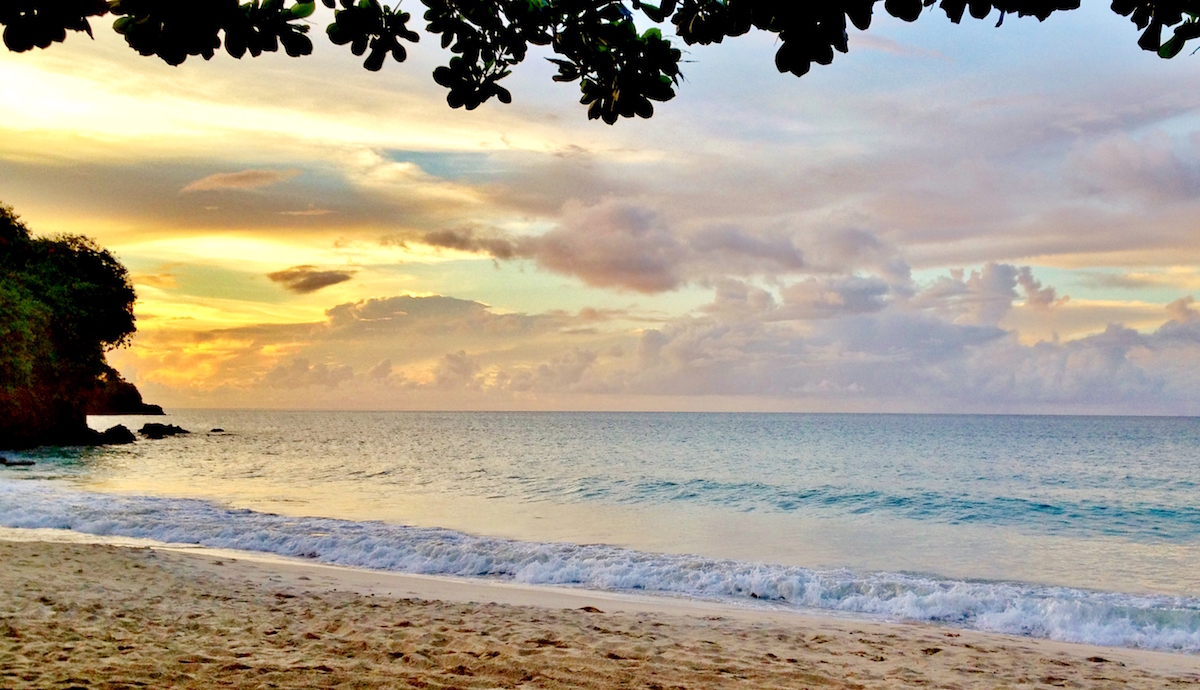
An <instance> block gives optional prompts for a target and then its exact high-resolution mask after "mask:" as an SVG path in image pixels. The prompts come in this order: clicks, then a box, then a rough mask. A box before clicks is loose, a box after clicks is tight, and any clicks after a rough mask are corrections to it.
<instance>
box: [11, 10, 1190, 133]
mask: <svg viewBox="0 0 1200 690" xmlns="http://www.w3.org/2000/svg"><path fill="white" fill-rule="evenodd" d="M408 1H409V3H410V5H411V3H412V2H413V0H408ZM420 1H421V3H422V4H423V5H424V6H425V12H424V19H425V22H426V24H425V30H426V31H427V32H429V33H430V34H432V35H434V36H436V37H437V38H438V39H439V40H440V42H441V46H442V48H449V49H450V52H451V53H452V57H451V58H450V59H449V61H448V62H447V64H445V65H443V66H441V67H438V68H437V69H436V70H434V73H433V78H434V80H435V81H437V83H438V84H441V85H442V86H444V87H446V88H447V89H449V93H448V94H447V96H446V100H447V101H448V102H449V104H450V105H451V106H452V107H455V108H458V107H466V108H467V109H473V108H476V107H478V106H479V105H480V104H481V103H484V102H485V101H487V100H489V99H491V98H493V97H495V98H496V99H497V100H499V101H501V102H504V103H508V102H509V101H511V100H512V96H511V94H510V93H509V92H508V90H507V89H505V88H504V87H503V86H501V85H500V84H499V82H500V80H502V79H503V78H504V77H506V76H508V75H509V74H510V73H511V71H512V67H513V66H514V65H516V64H518V63H520V62H521V61H523V60H524V59H525V57H526V55H527V53H528V50H529V46H530V45H534V46H549V47H550V48H551V49H552V50H553V52H554V53H555V54H556V57H555V58H552V59H551V61H552V62H554V63H555V65H557V67H558V74H557V75H556V76H555V77H554V79H555V80H556V81H563V82H576V83H578V84H579V87H580V91H581V92H582V98H581V99H580V102H581V103H583V104H584V105H587V106H588V117H589V118H592V119H596V118H599V119H602V120H604V121H605V122H607V123H609V124H612V123H614V122H616V121H617V119H618V118H620V117H632V116H634V115H637V116H641V117H650V116H651V115H652V114H653V112H654V106H653V101H666V100H670V99H671V98H673V97H674V95H675V87H676V86H677V85H678V80H679V76H680V71H679V62H680V60H681V57H682V53H681V51H680V50H679V49H678V48H677V47H675V46H674V45H673V44H672V43H671V41H670V40H669V39H667V38H664V37H663V34H662V32H661V31H660V30H659V29H658V28H656V27H650V28H648V29H645V30H641V29H639V24H641V25H643V26H646V25H649V24H650V23H653V24H662V23H665V22H668V21H669V22H670V23H671V24H672V25H674V32H675V34H676V35H678V37H679V38H680V39H681V40H682V41H683V42H684V43H686V44H688V45H694V44H701V45H706V44H711V43H720V42H721V41H723V40H724V39H725V38H726V37H727V36H739V35H741V34H744V33H746V32H748V31H749V30H750V29H752V28H753V29H760V30H762V31H767V32H770V33H773V34H776V35H777V36H778V38H779V44H778V45H779V48H778V50H777V52H776V54H775V66H776V68H778V69H779V71H780V72H791V73H792V74H795V75H797V76H800V75H803V74H805V73H807V72H808V71H809V69H810V68H811V67H812V64H813V63H817V64H821V65H827V64H829V63H830V62H832V61H833V57H834V54H835V52H842V53H845V52H847V51H848V50H849V46H848V36H847V27H848V26H850V25H853V26H855V27H856V28H858V29H860V30H865V29H867V28H868V27H869V26H870V24H871V18H872V15H873V13H874V11H875V9H876V5H877V4H878V3H879V1H880V0H822V1H812V2H805V1H799V0H661V4H659V5H650V4H647V3H645V2H643V1H642V0H628V2H626V1H625V0H420ZM321 2H322V3H323V4H325V5H326V6H327V7H329V8H333V9H334V16H333V22H332V23H331V24H329V25H328V27H327V29H326V33H327V34H328V36H329V39H330V40H331V41H333V43H335V44H338V45H349V46H350V50H351V51H352V52H353V53H354V54H355V55H358V56H364V55H365V56H366V57H365V59H364V61H363V66H364V67H366V68H367V69H369V70H379V69H382V67H383V65H384V63H385V62H386V61H387V59H388V57H389V56H390V57H391V58H392V59H393V60H395V61H397V62H403V61H404V60H405V58H406V57H407V49H406V48H405V43H415V42H417V40H418V39H419V35H418V34H417V33H416V32H415V31H413V30H412V29H411V28H410V27H409V21H410V20H411V15H410V14H409V13H408V12H404V11H402V10H401V8H400V0H397V1H396V4H395V5H389V4H387V3H386V2H381V1H380V0H321ZM1078 7H1079V0H883V10H884V11H885V12H886V13H887V14H890V15H891V16H893V17H897V18H899V19H903V20H904V21H915V20H916V19H917V18H919V17H920V16H921V14H922V13H928V12H933V11H941V12H942V13H944V14H945V16H946V17H948V18H949V19H950V21H952V22H955V23H958V22H960V21H961V20H962V18H963V17H964V16H966V15H968V14H969V15H970V16H971V17H974V18H976V19H984V18H987V17H989V16H990V15H992V14H993V12H998V14H999V21H998V22H997V26H998V25H999V24H1000V23H1002V22H1003V21H1004V18H1005V16H1007V15H1011V14H1015V15H1017V16H1019V17H1025V16H1032V17H1037V18H1038V19H1039V20H1044V19H1046V18H1047V17H1049V16H1050V15H1051V14H1052V13H1054V12H1056V11H1060V10H1071V9H1077V8H1078ZM315 10H316V1H315V0H251V2H248V3H245V4H241V3H239V2H238V0H190V1H188V2H181V1H180V0H0V25H3V26H4V27H5V29H4V43H5V45H7V46H8V48H9V49H10V50H14V51H18V52H20V51H26V50H30V49H32V48H34V47H39V48H46V47H48V46H50V45H51V44H52V43H54V42H57V41H62V40H64V39H65V37H66V35H67V32H68V31H82V32H86V33H88V34H89V35H91V33H92V28H91V24H90V19H91V18H95V17H101V16H104V15H110V14H111V15H114V16H116V20H115V21H114V22H113V28H114V29H115V30H116V31H117V32H118V33H120V34H122V35H123V36H124V37H125V40H126V41H127V42H128V43H129V46H130V47H131V48H133V49H134V50H136V51H138V52H139V53H141V54H142V55H157V56H159V57H160V58H162V59H163V60H165V61H166V62H168V63H169V64H172V65H178V64H180V63H182V62H183V61H185V60H186V59H187V58H188V57H189V56H193V55H198V56H202V57H204V58H205V59H209V58H212V56H213V55H214V54H215V53H216V52H217V51H218V50H220V49H221V48H222V47H224V49H225V51H226V52H228V53H229V54H230V55H232V56H233V57H235V58H241V57H243V56H244V55H246V54H247V53H249V54H250V55H252V56H258V55H261V54H262V53H264V52H275V51H278V50H279V48H280V46H282V47H283V49H284V51H285V52H286V53H287V54H288V55H291V56H293V57H296V56H301V55H307V54H309V53H311V52H312V50H313V43H312V40H311V39H310V38H309V36H308V33H309V29H310V25H309V24H308V23H307V22H306V21H305V20H306V18H308V17H310V16H312V14H313V13H314V11H315ZM1112 10H1113V11H1114V12H1116V13H1118V14H1120V15H1122V16H1125V17H1128V18H1129V19H1130V20H1131V21H1132V22H1133V23H1134V24H1135V25H1136V26H1137V28H1138V29H1139V30H1140V31H1141V36H1140V38H1139V39H1138V45H1139V46H1141V47H1142V48H1144V49H1145V50H1149V51H1155V52H1157V53H1158V54H1159V55H1161V56H1162V57H1164V58H1170V57H1174V56H1175V55H1178V54H1179V53H1180V52H1181V51H1182V50H1183V48H1184V45H1185V44H1186V43H1187V42H1188V41H1191V40H1193V39H1195V38H1197V37H1200V19H1198V18H1200V0H1113V3H1112Z"/></svg>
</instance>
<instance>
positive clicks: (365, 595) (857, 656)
mask: <svg viewBox="0 0 1200 690" xmlns="http://www.w3.org/2000/svg"><path fill="white" fill-rule="evenodd" d="M8 532H9V533H10V535H11V531H8ZM246 556H247V555H245V554H241V553H221V552H210V551H196V552H192V551H173V550H166V549H163V550H159V549H138V548H128V547H118V546H107V545H96V544H83V543H80V544H72V543H50V542H42V541H0V580H2V581H3V583H4V586H3V587H2V588H0V686H2V687H6V688H7V687H16V688H24V687H49V686H59V685H61V684H64V683H66V684H71V683H74V684H75V685H80V686H83V685H84V684H83V683H80V682H77V681H79V679H85V680H88V681H89V683H88V684H87V686H88V687H109V686H120V685H124V684H149V685H152V686H158V687H165V686H170V687H197V688H199V687H211V686H214V685H231V686H233V687H265V686H266V685H267V684H275V685H276V686H280V687H328V686H333V685H337V684H340V683H354V684H355V687H397V686H399V687H405V686H413V687H436V688H442V687H445V688H449V687H455V688H476V687H478V688H494V687H514V688H515V687H549V688H566V687H578V688H610V687H642V688H645V687H650V688H654V687H659V688H673V687H686V688H690V689H695V688H717V687H732V686H738V687H756V688H762V687H829V688H852V687H858V688H897V687H900V688H903V687H914V688H915V687H959V688H1002V687H1012V686H1015V685H1022V684H1033V685H1035V686H1038V685H1065V686H1068V687H1122V688H1162V687H1171V686H1181V685H1198V684H1200V657H1197V656H1189V655H1181V654H1164V653H1158V652H1146V651H1139V650H1129V649H1112V648H1101V647H1092V646H1086V645H1072V644H1066V643H1059V642H1051V641H1042V640H1032V639H1026V638H1015V637H1009V636H1003V635H989V634H983V633H974V632H963V631H952V630H947V629H942V628H938V627H934V626H928V625H910V624H901V623H874V622H872V623H864V622H859V621H850V620H842V619H835V618H823V617H816V616H807V615H800V614H794V613H788V612H782V611H762V610H755V609H748V608H739V607H733V606H726V605H720V604H711V603H704V602H693V601H689V600H676V599H668V598H659V597H638V596H628V595H615V594H608V593H603V592H589V591H582V590H570V589H562V588H544V587H526V586H520V585H514V584H492V583H486V582H479V581H474V580H457V579H453V578H433V577H421V576H411V575H399V574H392V573H382V572H375V571H364V570H356V569H349V568H338V567H332V566H323V565H318V564H309V563H304V562H296V561H288V560H283V559H270V560H268V559H257V558H247V557H246ZM64 687H65V686H64Z"/></svg>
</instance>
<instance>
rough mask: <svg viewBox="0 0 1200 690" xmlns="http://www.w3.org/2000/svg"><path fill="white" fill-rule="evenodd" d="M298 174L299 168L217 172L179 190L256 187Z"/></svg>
mask: <svg viewBox="0 0 1200 690" xmlns="http://www.w3.org/2000/svg"><path fill="white" fill-rule="evenodd" d="M299 174H300V171H299V170H242V171H241V172H233V173H217V174H215V175H209V176H208V177H204V178H201V179H199V180H196V181H195V182H192V183H191V184H189V185H187V186H186V187H184V188H183V189H182V190H181V191H184V192H212V191H219V190H223V189H242V190H248V189H258V188H259V187H269V186H271V185H274V184H279V183H280V182H286V181H287V180H290V179H292V178H293V177H295V176H297V175H299Z"/></svg>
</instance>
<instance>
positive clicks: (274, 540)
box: [0, 481, 1200, 653]
mask: <svg viewBox="0 0 1200 690" xmlns="http://www.w3.org/2000/svg"><path fill="white" fill-rule="evenodd" d="M0 525H2V526H4V527H10V528H57V529H66V530H73V531H76V532H83V533H87V534H94V535H103V536H121V537H136V538H146V539H153V540H156V541H160V542H167V543H180V544H195V545H200V546H205V547H210V548H226V549H240V550H247V551H258V552H265V553H272V554H278V555H283V556H299V557H307V558H311V559H314V560H316V561H318V562H322V563H329V564H335V565H347V566H357V567H363V568H372V569H377V570H387V571H395V572H404V573H419V574H430V575H453V576H467V577H486V578H498V579H504V580H510V581H516V582H521V583H526V584H542V585H570V586H578V587H585V588H590V589H602V590H611V591H636V592H641V593H658V594H673V595H681V596H688V597H697V598H709V599H721V600H732V601H743V602H750V601H757V602H760V603H761V602H768V603H772V604H775V605H778V606H786V607H794V608H803V609H817V610H827V611H839V612H845V613H853V614H870V615H879V616H885V617H889V618H897V619H906V620H915V621H929V622H935V623H941V624H946V625H951V626H956V627H962V628H971V629H977V630H984V631H991V632H1000V633H1008V634H1016V635H1026V636H1030V637H1041V638H1050V639H1055V640H1062V641H1067V642H1084V643H1091V644H1099V645H1108V646H1123V647H1140V648H1147V649H1159V650H1167V651H1181V652H1192V653H1195V652H1200V599H1196V598H1190V597H1172V596H1165V595H1145V596H1138V595H1130V594H1120V593H1112V592H1095V591H1088V590H1081V589H1074V588H1065V587H1046V586H1037V585H1027V584H1021V583H1013V582H981V581H962V580H948V579H940V578H936V577H930V576H919V575H911V574H904V573H856V572H852V571H848V570H813V569H808V568H800V567H795V566H783V565H770V564H761V563H751V562H745V561H733V560H722V559H713V558H704V557H699V556H681V555H669V554H657V553H645V552H640V551H634V550H631V549H622V548H617V547H611V546H604V545H595V544H593V545H576V544H564V543H536V542H524V541H517V540H511V539H496V538H489V537H480V536H473V535H468V534H463V533H460V532H454V531H451V530H445V529H436V528H421V527H406V526H402V525H394V524H388V523H382V522H354V521H349V520H335V519H328V518H306V517H301V518H296V517H286V516H281V515H276V514H272V513H262V512H255V511H251V510H244V509H230V508H226V507H223V506H220V505H217V504H215V503H211V502H207V501H200V500H193V499H172V498H160V497H145V496H121V495H111V494H102V493H90V492H83V491H73V490H67V489H61V488H57V487H49V486H45V485H41V484H40V483H36V482H27V481H9V482H0Z"/></svg>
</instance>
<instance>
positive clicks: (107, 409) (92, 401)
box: [84, 367, 163, 415]
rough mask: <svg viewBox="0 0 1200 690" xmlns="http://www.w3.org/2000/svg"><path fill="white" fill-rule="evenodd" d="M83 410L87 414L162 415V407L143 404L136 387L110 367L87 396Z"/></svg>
mask: <svg viewBox="0 0 1200 690" xmlns="http://www.w3.org/2000/svg"><path fill="white" fill-rule="evenodd" d="M84 410H85V411H86V413H87V414H144V415H161V414H163V409H162V407H160V406H158V405H151V404H149V403H146V402H144V401H143V400H142V394H141V392H140V391H139V390H138V389H137V386H135V385H133V384H132V383H130V382H128V381H126V380H125V379H124V378H123V377H122V376H121V374H120V373H119V372H118V371H117V370H116V369H113V368H112V367H107V368H106V371H105V372H104V374H102V375H101V376H100V380H99V382H98V383H97V385H96V390H95V391H93V392H92V393H91V394H90V395H89V396H87V404H86V405H85V407H84Z"/></svg>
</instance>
